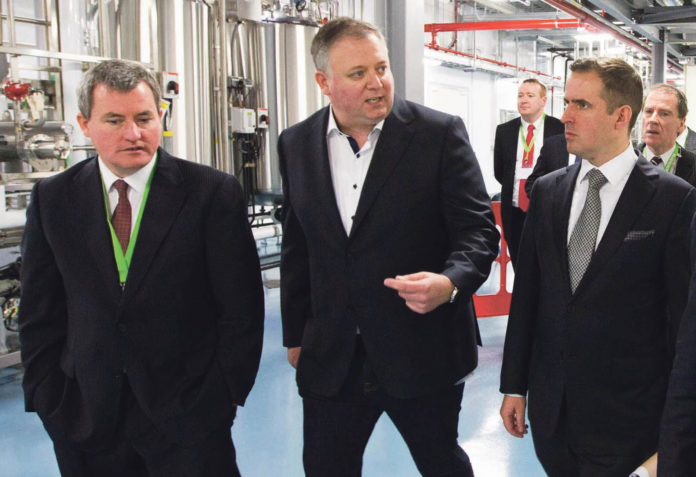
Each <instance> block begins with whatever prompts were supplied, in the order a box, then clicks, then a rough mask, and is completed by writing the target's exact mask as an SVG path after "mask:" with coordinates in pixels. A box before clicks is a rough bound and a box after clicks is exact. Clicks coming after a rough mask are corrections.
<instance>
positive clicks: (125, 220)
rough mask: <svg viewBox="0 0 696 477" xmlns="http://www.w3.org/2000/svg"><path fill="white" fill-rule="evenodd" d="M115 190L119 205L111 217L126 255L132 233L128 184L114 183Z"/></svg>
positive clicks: (121, 180)
mask: <svg viewBox="0 0 696 477" xmlns="http://www.w3.org/2000/svg"><path fill="white" fill-rule="evenodd" d="M114 188H115V189H116V190H117V191H118V204H116V208H115V209H114V215H113V217H111V225H113V227H114V232H116V237H117V238H118V241H119V242H120V244H121V250H122V251H123V253H124V254H125V253H126V250H127V249H128V240H130V231H131V205H130V202H129V201H128V184H126V181H124V180H123V179H119V180H117V181H116V182H114Z"/></svg>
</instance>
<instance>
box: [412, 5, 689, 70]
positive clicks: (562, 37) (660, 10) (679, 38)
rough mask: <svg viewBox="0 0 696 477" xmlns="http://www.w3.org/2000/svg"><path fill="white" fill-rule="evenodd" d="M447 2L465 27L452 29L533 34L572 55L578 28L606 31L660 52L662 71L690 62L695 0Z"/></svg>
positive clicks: (646, 54)
mask: <svg viewBox="0 0 696 477" xmlns="http://www.w3.org/2000/svg"><path fill="white" fill-rule="evenodd" d="M451 4H453V5H454V7H455V9H456V12H457V22H456V24H455V25H467V26H466V27H463V26H462V27H454V29H459V28H461V30H478V29H496V30H498V31H499V32H501V34H503V35H516V36H517V37H518V38H529V37H534V38H536V39H537V40H539V41H538V44H539V48H543V49H547V50H549V51H552V52H563V51H564V50H565V51H568V52H569V53H568V54H569V55H571V56H572V52H573V51H576V52H577V44H578V43H577V41H578V34H579V33H578V31H579V29H578V28H577V26H580V27H582V28H584V29H586V30H587V31H590V32H603V33H606V34H608V35H610V36H611V37H613V38H614V39H617V40H619V41H621V42H622V43H623V44H625V45H628V46H629V47H631V48H629V49H627V51H630V52H631V53H630V54H632V55H635V56H636V57H639V58H643V59H644V60H646V61H651V60H652V59H653V58H654V57H656V56H655V55H660V54H664V55H666V61H667V67H668V72H669V71H671V72H673V73H676V74H680V73H681V72H682V70H683V68H682V65H684V64H696V0H686V3H684V2H683V1H682V0H658V1H647V0H583V1H582V3H576V2H570V1H567V0H543V1H542V0H456V1H454V2H451ZM445 8H448V7H445ZM510 22H515V23H510ZM573 22H574V23H573ZM438 25H441V24H438ZM450 25H451V24H450ZM574 25H575V26H574ZM429 27H430V29H429ZM446 28H448V27H447V26H445V25H442V28H441V27H439V26H437V27H436V28H432V27H431V26H429V25H426V31H433V30H435V31H443V32H444V31H453V30H452V29H449V30H447V29H446ZM449 28H453V27H451V26H450V27H449ZM582 28H581V30H582ZM461 30H460V31H461ZM506 30H507V31H508V33H505V31H506ZM662 45H664V49H663V48H662Z"/></svg>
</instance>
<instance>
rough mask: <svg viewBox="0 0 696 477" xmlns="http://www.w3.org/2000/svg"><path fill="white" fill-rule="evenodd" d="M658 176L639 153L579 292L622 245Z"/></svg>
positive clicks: (648, 199) (653, 190) (647, 199)
mask: <svg viewBox="0 0 696 477" xmlns="http://www.w3.org/2000/svg"><path fill="white" fill-rule="evenodd" d="M656 177H657V172H656V170H655V169H654V166H652V165H651V164H650V163H648V162H647V161H646V160H645V158H644V157H643V156H642V155H641V156H639V158H638V161H637V162H636V165H635V167H634V168H633V170H632V171H631V174H630V175H629V177H628V181H627V182H626V185H625V186H624V189H623V191H622V192H621V196H620V197H619V201H618V202H617V203H616V208H615V209H614V213H613V214H612V215H611V218H610V219H609V223H608V224H607V229H606V230H605V231H604V235H603V236H602V240H601V241H600V242H599V245H598V247H597V250H596V251H595V253H594V254H593V255H592V260H590V264H589V265H588V267H587V270H586V271H585V275H584V276H583V277H582V280H581V281H580V283H579V284H578V288H577V290H576V291H575V292H576V294H578V293H580V292H582V289H583V288H584V287H585V286H587V285H586V284H587V283H591V282H592V280H593V279H594V278H595V277H596V276H597V274H598V273H599V272H600V271H601V270H602V268H603V267H604V266H605V265H606V264H607V262H608V261H609V260H610V259H611V257H612V256H613V255H614V254H615V253H616V251H617V249H618V248H619V247H620V246H621V244H622V243H623V241H624V238H625V237H626V235H627V234H628V232H629V231H630V230H631V227H632V226H633V224H634V223H635V221H636V220H637V219H638V217H639V216H640V215H641V213H642V212H643V209H644V208H645V206H646V205H647V204H648V203H649V202H650V201H651V200H652V196H653V194H654V193H655V184H654V183H653V180H654V179H655V178H656Z"/></svg>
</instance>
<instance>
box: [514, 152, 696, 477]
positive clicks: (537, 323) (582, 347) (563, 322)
mask: <svg viewBox="0 0 696 477" xmlns="http://www.w3.org/2000/svg"><path fill="white" fill-rule="evenodd" d="M579 170H580V164H575V165H573V166H570V167H568V168H566V169H561V170H557V171H555V172H552V173H550V174H548V175H546V176H544V177H541V178H540V179H539V180H537V182H536V185H535V187H534V199H533V200H532V202H531V206H530V209H529V212H528V214H527V222H526V225H525V228H524V232H523V234H522V242H521V254H520V259H519V261H518V264H517V266H518V268H517V272H516V274H515V284H514V291H513V296H512V303H511V309H510V315H509V321H508V328H507V334H506V337H505V348H504V356H503V365H502V372H501V387H500V390H501V392H503V393H505V394H521V395H526V394H528V400H529V419H530V423H531V426H532V430H533V432H535V433H539V434H540V435H544V436H551V434H552V433H553V431H554V430H555V428H556V425H557V422H558V418H559V414H560V412H561V408H562V405H563V403H564V402H565V410H566V415H567V416H568V421H570V422H574V423H579V424H577V426H576V427H574V428H573V431H574V432H575V433H578V435H590V436H596V437H595V442H596V443H597V445H598V446H600V448H601V446H602V443H603V442H604V441H603V439H604V440H606V439H615V438H613V437H609V436H616V435H617V434H619V435H624V436H626V442H624V443H622V444H625V448H624V449H625V454H624V456H625V459H626V461H625V462H623V466H624V467H625V468H628V470H626V474H627V473H628V472H630V470H632V469H633V468H635V467H637V466H638V465H639V464H640V463H641V462H642V460H641V459H644V458H646V457H648V456H649V455H651V454H652V453H653V452H655V450H656V448H657V434H658V424H659V421H660V416H661V412H662V405H663V402H664V397H665V391H666V389H667V377H668V374H669V369H670V365H671V356H672V347H671V343H673V339H674V336H675V334H676V330H677V329H678V327H679V321H680V318H681V315H682V312H683V310H684V306H685V304H686V297H687V290H688V282H689V274H690V266H689V262H688V260H685V259H684V253H685V250H687V248H688V244H689V224H690V222H691V217H692V216H693V214H694V211H696V190H694V188H693V187H691V186H690V185H689V184H687V183H686V182H684V181H682V180H681V179H678V178H676V177H675V176H674V175H672V174H668V173H666V172H664V171H663V170H660V169H657V168H655V167H654V166H652V165H651V164H650V163H648V162H647V161H646V160H645V159H644V158H642V156H641V157H640V158H639V159H638V162H637V163H636V165H635V167H634V168H633V170H632V172H631V173H630V175H629V178H628V181H627V183H626V185H625V188H624V190H623V192H622V194H621V196H620V198H619V201H618V203H617V204H616V208H615V210H614V213H613V214H612V216H611V219H610V221H609V224H608V226H607V229H606V231H605V233H604V235H603V237H602V240H601V241H600V243H599V245H598V247H597V250H596V252H595V253H594V255H593V256H592V260H591V262H590V264H589V266H588V268H587V271H586V273H585V275H584V277H583V278H582V280H581V282H580V284H579V285H578V288H577V290H576V292H575V294H571V291H570V279H569V274H568V258H567V256H568V252H567V231H568V220H569V219H568V217H569V213H570V205H571V201H572V196H573V190H574V188H575V180H576V178H577V175H578V171H579ZM611 443H612V445H615V444H616V442H615V441H614V440H612V441H611ZM631 466H633V467H631ZM629 467H630V468H629ZM611 475H614V474H611ZM617 475H618V474H617Z"/></svg>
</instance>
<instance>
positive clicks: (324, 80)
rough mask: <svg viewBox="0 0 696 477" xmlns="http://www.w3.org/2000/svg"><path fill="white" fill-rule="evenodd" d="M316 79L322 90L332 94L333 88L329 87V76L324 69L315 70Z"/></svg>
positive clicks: (324, 92) (326, 93)
mask: <svg viewBox="0 0 696 477" xmlns="http://www.w3.org/2000/svg"><path fill="white" fill-rule="evenodd" d="M314 81H316V82H317V84H318V85H319V89H320V90H321V92H322V93H323V94H324V95H326V96H330V95H331V89H330V88H329V77H328V76H327V75H326V73H324V72H323V71H320V70H317V71H315V72H314Z"/></svg>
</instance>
